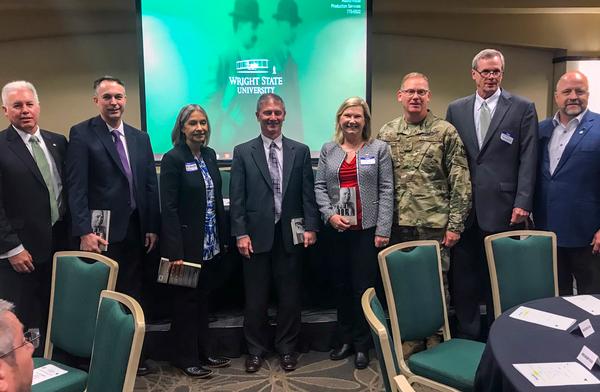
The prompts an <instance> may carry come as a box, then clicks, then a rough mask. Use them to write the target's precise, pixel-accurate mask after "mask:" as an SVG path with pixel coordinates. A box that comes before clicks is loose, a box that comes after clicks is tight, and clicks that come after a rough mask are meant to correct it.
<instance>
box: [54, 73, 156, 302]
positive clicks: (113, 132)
mask: <svg viewBox="0 0 600 392" xmlns="http://www.w3.org/2000/svg"><path fill="white" fill-rule="evenodd" d="M94 92H95V94H94V98H93V99H94V103H95V104H96V106H98V108H99V110H100V115H99V116H97V117H93V118H91V119H89V120H86V121H84V122H81V123H79V124H77V125H74V126H73V127H72V128H71V132H70V138H69V139H70V143H69V149H68V153H67V161H66V167H67V186H68V189H69V203H70V204H69V207H70V209H71V215H72V222H73V235H74V236H77V237H79V238H80V249H81V250H85V251H89V252H96V253H100V246H101V245H106V244H108V251H107V252H105V255H107V256H108V257H110V258H112V259H114V260H116V261H117V262H118V263H119V276H118V278H117V287H116V289H117V290H118V291H121V292H124V293H126V294H129V295H131V296H133V297H134V298H136V299H140V296H141V286H142V270H141V266H142V265H141V263H142V259H143V257H144V248H145V250H146V251H147V252H149V251H150V250H152V249H153V248H154V247H155V246H156V243H157V240H158V235H157V234H156V233H158V231H159V227H158V226H159V220H160V215H159V206H158V187H157V179H156V169H155V165H154V155H153V153H152V147H151V146H150V138H149V137H148V135H147V134H146V133H145V132H142V131H140V130H138V129H135V128H133V127H131V126H129V125H127V124H125V123H124V122H123V121H122V116H123V112H124V110H125V104H126V102H127V97H126V95H125V86H124V85H123V82H121V81H120V80H119V79H117V78H114V77H111V76H104V77H102V78H100V79H98V80H96V81H95V82H94ZM91 210H110V226H109V233H108V239H107V240H108V241H106V240H104V239H102V238H101V237H100V236H99V235H96V234H94V232H93V229H92V222H91V213H90V211H91Z"/></svg>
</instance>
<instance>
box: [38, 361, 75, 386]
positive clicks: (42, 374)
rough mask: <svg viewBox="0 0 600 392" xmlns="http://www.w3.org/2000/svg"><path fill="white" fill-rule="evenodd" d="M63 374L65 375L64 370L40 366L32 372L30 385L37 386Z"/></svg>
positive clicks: (52, 366)
mask: <svg viewBox="0 0 600 392" xmlns="http://www.w3.org/2000/svg"><path fill="white" fill-rule="evenodd" d="M65 373H67V371H66V370H63V369H61V368H59V367H56V366H54V365H44V366H40V367H39V368H37V369H34V370H33V381H32V382H31V385H35V384H39V383H41V382H42V381H46V380H50V379H51V378H54V377H58V376H61V375H63V374H65Z"/></svg>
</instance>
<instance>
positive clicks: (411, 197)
mask: <svg viewBox="0 0 600 392" xmlns="http://www.w3.org/2000/svg"><path fill="white" fill-rule="evenodd" d="M378 138H379V139H381V140H383V141H385V142H387V143H388V144H389V145H390V148H391V152H392V160H393V163H394V180H395V181H394V203H395V208H394V222H395V223H397V224H398V225H400V226H416V227H430V228H447V230H449V231H452V232H455V233H461V232H462V231H463V229H464V222H465V220H466V219H467V215H468V214H469V211H470V210H471V192H472V190H471V179H470V175H469V166H468V164H467V156H466V153H465V149H464V146H463V143H462V141H461V139H460V137H459V136H458V132H457V131H456V129H455V128H454V127H453V126H452V124H450V123H449V122H446V121H444V120H442V119H441V118H439V117H436V116H434V115H433V114H432V113H431V112H429V113H428V114H427V117H425V119H424V120H423V121H422V122H421V123H419V124H408V123H407V122H406V121H405V120H404V117H403V116H402V117H398V118H396V119H395V120H392V121H390V122H388V123H387V124H385V125H384V126H383V127H382V128H381V130H380V131H379V136H378Z"/></svg>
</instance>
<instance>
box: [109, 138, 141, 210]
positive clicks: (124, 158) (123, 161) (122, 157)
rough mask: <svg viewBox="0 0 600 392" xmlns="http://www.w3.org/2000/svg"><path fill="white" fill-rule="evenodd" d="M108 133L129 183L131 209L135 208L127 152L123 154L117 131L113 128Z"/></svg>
mask: <svg viewBox="0 0 600 392" xmlns="http://www.w3.org/2000/svg"><path fill="white" fill-rule="evenodd" d="M110 134H111V135H112V137H113V140H114V142H115V147H116V148H117V153H118V154H119V159H120V160H121V165H122V166H123V170H125V176H126V177H127V182H128V183H129V200H130V201H131V209H132V210H135V197H134V195H133V175H132V174H131V167H130V166H129V161H128V160H127V154H125V146H124V145H123V142H122V141H121V137H120V136H119V131H117V130H116V129H113V130H112V131H110Z"/></svg>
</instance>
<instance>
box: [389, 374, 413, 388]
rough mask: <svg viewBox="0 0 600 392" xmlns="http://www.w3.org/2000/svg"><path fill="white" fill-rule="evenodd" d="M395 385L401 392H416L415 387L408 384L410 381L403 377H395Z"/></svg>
mask: <svg viewBox="0 0 600 392" xmlns="http://www.w3.org/2000/svg"><path fill="white" fill-rule="evenodd" d="M394 383H395V384H396V387H397V388H398V391H400V392H415V390H414V389H413V387H412V386H411V385H410V384H409V383H408V380H407V379H406V377H404V376H403V375H399V376H396V377H394Z"/></svg>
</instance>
